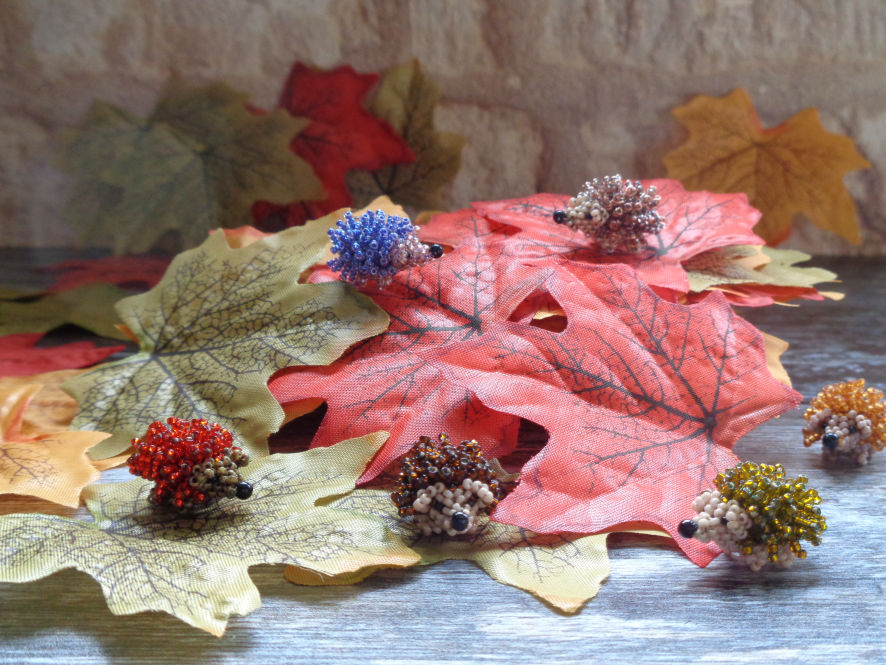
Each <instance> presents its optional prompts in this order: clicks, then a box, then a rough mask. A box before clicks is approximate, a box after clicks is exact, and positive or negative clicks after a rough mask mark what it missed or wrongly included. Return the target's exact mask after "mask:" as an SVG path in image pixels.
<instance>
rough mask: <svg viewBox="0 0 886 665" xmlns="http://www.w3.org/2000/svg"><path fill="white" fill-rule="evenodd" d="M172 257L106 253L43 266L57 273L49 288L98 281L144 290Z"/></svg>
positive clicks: (74, 286) (157, 280) (73, 287)
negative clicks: (108, 254)
mask: <svg viewBox="0 0 886 665" xmlns="http://www.w3.org/2000/svg"><path fill="white" fill-rule="evenodd" d="M169 261H170V259H169V257H165V256H106V257H103V258H100V259H83V260H70V261H61V262H59V263H54V264H52V265H51V266H47V267H46V268H44V270H46V271H48V272H52V273H57V274H58V277H57V278H56V280H55V283H54V284H53V285H52V286H51V287H50V289H49V290H50V291H70V290H71V289H76V288H78V287H81V286H87V285H89V284H95V283H97V282H101V283H106V284H114V285H116V286H119V287H123V288H133V289H136V288H137V289H140V290H144V289H149V288H151V287H152V286H154V285H156V284H157V282H159V281H160V278H161V277H163V273H164V272H165V271H166V268H167V267H168V266H169Z"/></svg>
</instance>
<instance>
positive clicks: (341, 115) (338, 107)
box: [253, 62, 415, 226]
mask: <svg viewBox="0 0 886 665" xmlns="http://www.w3.org/2000/svg"><path fill="white" fill-rule="evenodd" d="M378 79H379V76H378V74H358V73H357V72H355V71H354V69H353V68H352V67H350V66H349V65H343V66H341V67H336V68H335V69H331V70H328V71H324V70H321V69H315V68H312V67H308V66H307V65H304V64H302V63H300V62H296V63H295V64H294V65H293V66H292V70H291V71H290V72H289V78H288V79H287V80H286V85H285V86H284V88H283V92H282V94H281V95H280V107H281V108H284V109H286V110H287V111H289V112H290V113H291V114H292V115H294V116H296V117H303V118H308V119H309V120H310V123H309V124H308V125H307V126H306V127H305V128H304V129H302V130H301V131H300V132H299V133H298V135H297V136H296V137H295V138H294V139H293V140H292V143H291V146H292V150H293V152H295V154H297V155H298V156H299V157H301V158H302V159H304V160H305V161H306V162H307V163H308V164H310V165H311V167H312V168H313V169H314V173H315V174H316V176H317V177H318V178H319V179H320V181H321V182H322V183H323V189H324V190H325V192H326V198H325V199H323V200H321V201H299V202H296V203H293V204H291V205H288V206H281V207H280V208H281V209H280V210H275V209H274V208H275V207H274V206H272V205H269V204H266V205H264V206H257V207H254V208H253V215H254V216H255V215H256V212H257V211H258V212H259V215H258V216H257V217H256V220H257V221H258V222H259V223H260V222H261V218H262V217H263V216H264V215H267V214H269V213H271V212H277V213H278V214H284V215H285V216H286V219H287V222H286V225H287V226H295V225H297V224H302V223H304V222H305V221H306V220H309V219H317V218H318V217H322V216H323V215H325V214H327V213H330V212H332V211H334V210H337V209H339V208H344V207H350V206H351V205H352V204H353V200H352V199H351V194H350V192H349V191H348V187H347V184H346V182H345V175H346V174H347V173H348V171H351V170H353V169H365V170H368V171H374V170H376V169H380V168H382V167H384V166H389V165H391V164H403V163H406V162H412V161H415V155H414V154H413V153H412V150H410V149H409V146H408V145H407V144H406V142H405V141H404V140H403V139H402V138H400V136H398V135H397V133H396V132H395V131H394V129H393V128H392V127H391V126H390V125H389V124H388V123H386V122H385V121H384V120H380V119H379V118H376V117H375V116H373V115H372V114H371V113H369V111H367V110H366V108H365V107H364V106H363V100H364V98H365V97H366V95H367V94H368V93H369V91H370V90H372V88H373V87H374V86H375V84H376V83H377V82H378Z"/></svg>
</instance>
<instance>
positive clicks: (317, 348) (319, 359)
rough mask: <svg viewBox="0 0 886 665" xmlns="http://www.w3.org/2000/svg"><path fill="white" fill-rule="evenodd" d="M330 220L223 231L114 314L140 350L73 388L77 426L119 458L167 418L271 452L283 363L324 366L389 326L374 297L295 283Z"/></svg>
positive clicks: (96, 453) (317, 251)
mask: <svg viewBox="0 0 886 665" xmlns="http://www.w3.org/2000/svg"><path fill="white" fill-rule="evenodd" d="M331 223H332V221H331V220H330V219H329V218H324V219H321V220H317V221H315V222H312V223H310V224H308V225H306V226H304V227H298V228H294V229H290V230H287V231H284V232H282V233H279V234H277V235H272V236H268V237H266V238H263V239H261V240H257V241H256V242H254V243H252V244H251V245H249V246H247V247H244V248H242V249H232V248H231V247H229V246H228V244H227V243H226V240H225V234H223V233H215V234H213V235H211V236H210V237H209V238H208V239H207V240H206V241H204V243H203V244H202V245H201V246H200V247H197V248H195V249H193V250H189V251H187V252H183V253H182V254H180V255H178V256H177V257H176V258H175V259H174V260H173V261H172V264H171V265H170V267H169V270H168V271H167V272H166V274H165V275H164V277H163V279H162V280H161V281H160V283H159V284H158V285H157V286H156V287H155V288H154V289H152V290H151V291H149V292H148V293H145V294H141V295H138V296H133V297H131V298H127V299H125V300H123V301H121V302H120V303H119V304H118V306H117V310H118V312H119V314H120V316H121V318H122V319H123V321H124V322H125V323H126V325H127V326H128V327H129V329H130V330H131V331H132V332H133V333H134V334H135V336H136V337H137V338H138V340H139V342H140V347H141V350H140V352H139V353H137V354H135V355H132V356H130V357H128V358H126V359H124V360H120V361H117V362H114V363H109V364H106V365H103V366H100V367H98V368H97V369H95V370H93V371H91V372H89V373H87V374H84V375H83V376H80V377H78V378H77V379H75V380H74V381H72V382H71V383H69V384H66V386H65V388H66V389H67V390H69V392H71V394H72V395H74V397H76V398H77V400H78V401H79V403H80V407H81V412H80V414H78V416H77V417H76V418H75V419H74V426H75V427H77V428H83V429H102V430H105V431H109V432H112V433H113V437H111V438H110V439H108V441H106V442H104V443H103V444H102V445H101V446H100V447H98V448H96V449H95V450H93V451H92V453H91V454H92V455H93V457H94V458H95V459H102V458H104V457H108V456H111V455H115V454H117V453H120V452H122V451H123V450H124V449H126V448H127V447H128V446H129V442H130V440H131V439H132V437H134V436H138V435H140V434H142V433H143V432H144V431H145V429H146V428H147V426H148V425H149V424H150V423H151V422H153V421H155V420H157V419H162V418H165V417H167V416H172V415H174V416H177V417H179V418H195V417H201V418H206V419H207V420H209V421H211V422H218V423H219V424H221V425H222V426H223V427H225V428H226V429H228V430H230V431H231V432H232V433H233V434H234V435H235V438H236V439H237V440H238V441H239V445H241V446H242V447H243V448H244V449H246V450H248V451H249V452H250V453H252V454H255V455H261V454H266V453H267V442H266V439H267V435H268V434H269V433H270V432H274V431H276V430H277V429H278V428H279V426H280V424H281V423H282V420H283V412H282V410H281V409H280V407H279V405H278V404H277V403H276V401H275V400H274V399H273V397H272V396H271V394H270V392H268V389H267V385H266V383H267V380H268V377H269V376H270V375H271V374H272V373H273V372H274V371H276V370H278V369H280V368H281V367H288V366H293V365H309V364H325V363H329V362H331V361H333V360H334V359H335V358H337V357H338V356H339V355H341V353H342V352H343V351H344V350H345V349H347V348H348V347H349V346H350V345H351V344H353V343H355V342H357V341H360V340H362V339H364V338H366V337H370V336H372V335H375V334H377V333H379V332H381V331H382V330H384V329H385V328H386V327H387V323H388V319H387V316H386V315H385V313H384V312H382V311H381V310H380V309H379V308H378V307H377V306H376V305H375V304H373V303H372V301H371V300H369V299H368V298H367V297H365V296H363V295H361V294H359V293H357V292H356V291H354V290H353V289H352V288H351V287H350V286H347V285H345V284H342V283H338V282H337V283H330V284H299V283H297V280H298V277H299V275H300V273H301V272H302V271H303V270H304V269H305V268H307V267H309V266H311V265H312V264H313V263H314V262H315V261H316V260H317V259H318V258H319V257H320V256H321V255H322V254H323V253H324V251H325V249H326V245H327V235H326V232H327V229H328V228H329V225H330V224H331Z"/></svg>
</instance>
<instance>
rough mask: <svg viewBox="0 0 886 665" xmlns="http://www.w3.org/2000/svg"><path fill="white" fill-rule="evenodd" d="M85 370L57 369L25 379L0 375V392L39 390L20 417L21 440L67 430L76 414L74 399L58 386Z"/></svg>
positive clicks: (24, 377) (75, 401) (23, 377)
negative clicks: (29, 387)
mask: <svg viewBox="0 0 886 665" xmlns="http://www.w3.org/2000/svg"><path fill="white" fill-rule="evenodd" d="M84 371H86V370H82V369H60V370H54V371H51V372H43V373H41V374H31V375H29V376H0V391H4V390H13V389H17V388H21V387H23V386H26V385H34V384H36V385H40V386H43V388H42V389H41V390H40V392H38V393H37V394H36V395H34V396H32V397H31V400H30V402H28V406H27V408H26V409H25V411H24V413H23V414H22V419H21V427H20V430H19V431H20V432H21V434H22V436H25V437H31V438H33V437H35V436H39V435H40V434H42V433H44V432H58V431H61V430H65V429H68V426H69V425H70V424H71V421H72V420H74V416H75V415H77V400H75V399H74V398H73V397H71V396H70V395H68V393H66V392H65V391H63V390H62V389H61V385H62V384H63V383H64V382H65V381H68V380H70V379H73V378H74V377H75V376H79V375H80V374H82V373H83V372H84Z"/></svg>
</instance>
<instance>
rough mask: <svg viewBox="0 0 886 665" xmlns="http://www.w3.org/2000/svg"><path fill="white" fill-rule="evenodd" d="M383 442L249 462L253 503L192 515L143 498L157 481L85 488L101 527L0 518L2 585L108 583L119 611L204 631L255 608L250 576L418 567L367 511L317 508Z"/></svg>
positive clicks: (227, 503) (348, 483) (108, 595)
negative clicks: (272, 571) (76, 573)
mask: <svg viewBox="0 0 886 665" xmlns="http://www.w3.org/2000/svg"><path fill="white" fill-rule="evenodd" d="M385 439H387V433H386V432H376V433H374V434H369V435H367V436H364V437H361V438H359V439H351V440H348V441H343V442H341V443H339V444H337V445H335V446H330V447H328V448H316V449H314V450H309V451H307V452H304V453H295V454H289V455H280V454H278V455H271V456H269V457H265V458H263V459H260V460H256V461H253V462H251V463H250V465H249V466H248V467H247V468H246V469H245V470H244V471H245V474H244V475H245V477H246V478H247V479H248V480H249V482H250V483H252V485H253V486H254V488H255V492H254V494H253V495H252V497H251V498H250V499H249V500H248V501H237V500H234V499H227V500H222V501H221V502H220V503H219V504H217V505H215V506H213V507H211V508H210V509H208V510H206V511H204V512H203V513H201V514H199V515H196V516H187V517H183V516H179V515H175V514H173V513H170V512H167V511H164V510H160V509H157V508H155V507H154V506H153V505H152V504H150V503H149V502H148V493H149V491H150V487H151V483H149V482H147V481H145V480H142V479H137V480H132V481H130V482H126V483H116V484H111V485H90V486H89V487H87V488H86V490H85V492H84V498H85V500H86V505H87V507H88V508H89V511H90V512H91V513H92V515H93V517H94V518H95V522H83V521H78V520H72V519H67V518H64V517H56V516H52V515H39V514H31V515H8V516H4V517H0V542H3V543H4V548H3V549H0V580H2V581H4V582H29V581H32V580H35V579H39V578H41V577H45V576H46V575H50V574H52V573H54V572H56V571H58V570H62V569H63V568H76V569H77V570H81V571H83V572H85V573H86V574H88V575H90V576H91V577H93V578H95V580H96V581H97V582H98V583H99V584H100V585H101V587H102V591H103V592H104V595H105V599H106V600H107V603H108V607H109V609H110V610H111V612H113V613H114V614H134V613H136V612H143V611H146V610H156V611H162V612H167V613H169V614H171V615H173V616H175V617H177V618H179V619H181V620H182V621H184V622H186V623H189V624H191V625H192V626H196V627H197V628H201V629H203V630H206V631H209V632H210V633H213V634H214V635H221V634H222V633H223V632H224V629H225V625H226V623H227V620H228V617H230V616H231V615H232V614H239V615H245V614H248V613H249V612H251V611H253V610H255V609H256V608H258V607H259V605H260V598H259V593H258V589H256V587H255V585H254V584H253V583H252V580H251V579H250V578H249V572H248V569H249V567H250V566H253V565H257V564H273V563H288V564H291V565H295V566H298V567H299V568H300V569H302V570H311V571H314V572H315V574H319V575H339V574H342V573H346V572H348V571H351V570H357V569H359V568H362V567H365V566H374V565H379V564H384V565H386V566H408V565H412V564H413V563H415V562H416V561H417V560H418V555H416V554H415V553H414V552H412V551H411V550H410V549H409V548H408V547H405V546H404V545H403V544H402V543H400V542H399V541H398V539H397V538H396V537H394V536H393V535H392V534H390V533H389V532H388V530H387V528H386V527H385V525H384V523H383V522H382V521H381V520H380V519H378V518H376V517H374V516H372V515H368V514H359V513H351V512H347V511H345V510H333V509H330V508H327V507H316V506H315V502H316V501H317V500H318V499H320V498H322V497H326V496H331V495H335V494H342V493H344V492H347V491H349V490H352V489H353V488H354V484H355V482H356V481H357V478H358V477H359V476H360V474H361V473H362V472H363V469H364V467H365V466H366V463H367V462H368V461H369V460H370V459H371V458H372V456H373V455H374V454H375V452H376V451H377V450H378V448H379V447H380V446H381V444H382V443H383V442H384V441H385Z"/></svg>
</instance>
